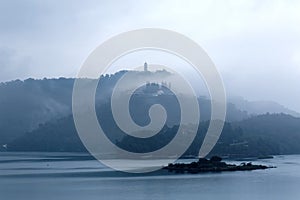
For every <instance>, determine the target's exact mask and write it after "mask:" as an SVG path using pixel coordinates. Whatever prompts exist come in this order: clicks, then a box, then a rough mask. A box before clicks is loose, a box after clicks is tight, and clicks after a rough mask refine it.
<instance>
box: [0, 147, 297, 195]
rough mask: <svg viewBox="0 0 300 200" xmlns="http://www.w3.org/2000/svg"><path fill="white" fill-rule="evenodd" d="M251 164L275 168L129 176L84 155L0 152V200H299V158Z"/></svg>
mask: <svg viewBox="0 0 300 200" xmlns="http://www.w3.org/2000/svg"><path fill="white" fill-rule="evenodd" d="M185 161H186V160H185ZM226 162H228V161H226ZM233 163H236V162H233ZM238 163H240V162H238ZM253 164H264V165H272V166H276V167H277V168H273V169H267V170H256V171H242V172H221V173H207V174H196V175H195V174H192V175H191V174H169V173H168V172H166V171H163V172H155V173H150V174H140V175H130V174H126V173H121V172H115V171H114V170H111V169H109V168H107V167H105V166H103V165H102V164H101V163H99V162H98V161H95V160H91V159H90V157H89V156H87V155H85V154H73V153H59V154H58V153H7V152H2V153H0V199H1V200H6V199H7V200H19V199H22V200H24V199H28V200H36V199H38V200H40V199H43V200H50V199H55V200H67V199H72V200H79V199H80V200H81V199H84V200H96V199H97V200H99V199H105V200H106V199H125V200H126V199H128V200H134V199H139V200H140V199H205V200H207V199H209V200H214V199H231V200H240V199H243V200H248V199H249V200H250V199H251V200H253V199H263V200H267V199H272V200H276V199H278V200H282V199H288V200H294V199H295V200H299V199H300V189H299V186H300V155H285V156H276V157H275V158H274V159H266V160H257V161H253Z"/></svg>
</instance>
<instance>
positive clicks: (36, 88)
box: [0, 70, 299, 146]
mask: <svg viewBox="0 0 300 200" xmlns="http://www.w3.org/2000/svg"><path fill="white" fill-rule="evenodd" d="M125 74H126V76H127V78H128V80H129V81H127V82H125V83H124V84H122V85H121V87H122V92H123V94H126V93H127V92H128V91H127V89H128V88H130V87H133V86H134V85H135V83H136V82H145V85H144V86H142V87H140V89H138V90H136V91H135V95H133V96H132V101H131V105H130V108H129V109H130V113H131V114H132V116H133V117H134V120H135V122H136V123H138V124H140V125H143V124H144V125H145V124H147V123H149V117H148V110H149V107H150V106H151V105H153V104H154V103H155V102H159V103H161V104H163V105H164V106H165V107H166V108H167V110H169V112H170V114H169V115H168V120H169V121H168V124H167V126H168V127H173V126H176V124H177V123H178V120H179V116H180V114H179V111H177V113H176V112H175V111H176V110H178V104H177V103H176V100H175V99H174V97H175V96H174V94H172V93H169V91H170V90H169V88H168V87H169V84H167V82H168V81H171V80H173V81H174V79H175V78H174V77H173V75H172V74H171V73H170V72H167V71H165V70H161V71H155V72H150V71H147V72H143V71H142V72H141V71H120V72H117V73H115V74H111V75H105V76H101V77H100V80H99V85H98V88H97V92H96V97H95V98H96V106H97V110H98V111H97V112H98V114H99V113H106V114H105V116H109V115H108V114H109V112H110V110H109V108H110V100H111V95H112V92H113V89H114V87H115V85H116V83H117V82H118V81H119V80H120V79H121V78H123V77H124V75H125ZM147 79H151V80H152V79H153V80H157V82H152V83H148V86H147V84H146V83H147ZM84 80H85V84H86V86H85V87H89V85H90V84H93V83H94V82H95V81H97V80H91V79H84ZM158 80H165V81H164V82H162V83H161V82H158ZM74 81H75V79H72V78H68V79H67V78H59V79H42V80H34V79H27V80H25V81H20V80H16V81H11V82H6V83H0V146H2V145H5V144H10V143H12V141H16V140H17V139H20V138H22V137H23V136H24V135H25V134H26V133H32V132H34V131H37V130H41V129H40V128H41V127H43V126H45V125H47V126H48V125H49V124H51V123H56V122H57V121H58V120H64V119H65V118H70V115H71V114H72V106H71V105H72V90H73V84H74ZM175 82H176V81H175ZM170 87H171V86H170ZM161 88H165V89H163V90H162V89H161ZM99 91H101V92H99ZM161 93H162V94H163V93H164V94H168V95H167V96H164V95H161ZM121 96H122V94H121ZM185 98H186V99H187V100H188V98H189V97H188V96H186V97H185ZM171 99H173V100H172V101H171ZM198 104H199V107H200V109H201V122H204V121H207V120H209V119H210V109H211V107H210V106H211V104H210V99H209V98H207V97H203V96H202V97H198ZM257 105H258V104H257V102H256V103H253V102H249V101H246V100H239V101H237V100H235V101H233V100H232V101H231V102H228V104H227V114H226V121H227V122H237V121H242V120H245V119H248V118H249V117H250V116H252V115H258V114H264V113H267V112H269V113H273V112H275V113H276V112H283V113H287V114H290V115H293V116H298V115H299V114H298V113H296V112H294V111H291V110H288V109H285V108H284V107H283V106H280V105H279V104H274V103H273V104H272V103H268V102H266V103H265V104H264V106H257ZM274 105H276V106H274ZM275 107H276V108H277V109H275ZM101 109H102V110H101ZM107 109H108V110H107ZM105 120H106V121H105ZM103 121H105V122H106V123H105V124H107V128H108V129H113V130H117V129H116V127H110V125H111V124H113V118H112V117H110V118H104V120H103ZM55 130H56V129H55ZM115 132H116V131H115ZM26 135H27V134H26ZM112 135H113V134H112ZM114 137H119V136H117V135H116V136H114Z"/></svg>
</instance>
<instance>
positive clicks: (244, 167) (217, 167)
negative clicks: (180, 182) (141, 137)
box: [163, 156, 274, 174]
mask: <svg viewBox="0 0 300 200" xmlns="http://www.w3.org/2000/svg"><path fill="white" fill-rule="evenodd" d="M268 168H274V166H265V165H254V164H252V163H251V162H248V163H241V164H240V165H235V164H227V163H225V162H222V158H221V157H218V156H213V157H211V159H209V160H208V159H206V158H200V159H199V160H198V161H197V162H192V163H187V164H186V163H175V164H173V163H170V164H169V165H168V166H166V167H164V168H163V169H165V170H168V171H169V172H175V173H190V174H197V173H205V172H222V171H250V170H258V169H268Z"/></svg>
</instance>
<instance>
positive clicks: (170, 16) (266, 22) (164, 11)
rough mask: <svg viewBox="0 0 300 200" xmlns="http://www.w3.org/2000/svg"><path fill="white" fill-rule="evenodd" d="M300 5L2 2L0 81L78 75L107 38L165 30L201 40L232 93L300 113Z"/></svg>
mask: <svg viewBox="0 0 300 200" xmlns="http://www.w3.org/2000/svg"><path fill="white" fill-rule="evenodd" d="M299 10H300V1H292V0H281V1H280V0H272V1H271V0H269V1H268V0H265V1H260V0H248V1H243V0H236V1H233V0H232V1H230V0H228V1H221V0H219V1H218V0H212V1H201V0H194V1H188V0H181V1H180V0H152V1H146V0H141V1H131V0H124V1H116V0H111V1H89V0H88V1H76V0H75V1H71V0H70V1H52V0H51V1H50V0H44V1H33V0H24V1H10V0H0V82H5V81H10V80H15V79H21V80H22V79H26V78H30V77H31V78H44V77H48V78H52V77H62V76H64V77H75V76H76V75H77V73H78V71H79V69H80V66H81V65H82V63H83V62H84V60H85V59H86V58H87V57H88V55H89V54H90V53H91V52H92V51H93V49H95V48H96V47H97V46H98V45H100V44H101V43H102V42H104V41H105V40H107V39H109V38H110V37H112V36H114V35H117V34H120V33H122V32H125V31H130V30H133V29H139V28H164V29H169V30H173V31H176V32H179V33H182V34H184V35H186V36H188V37H189V38H190V39H192V40H194V41H196V42H197V43H198V44H199V45H200V46H201V47H202V48H203V49H204V50H205V51H206V52H207V53H208V55H209V56H210V57H211V59H212V60H213V62H214V63H215V65H216V67H217V68H218V70H219V72H220V74H221V75H222V78H223V80H224V84H225V87H226V90H227V92H228V94H229V95H236V96H242V97H244V98H246V99H248V100H272V101H276V102H278V103H280V104H282V105H284V106H286V107H288V108H290V109H294V110H296V111H298V112H300V103H299V102H300V87H299V86H300V78H299V77H300V12H299Z"/></svg>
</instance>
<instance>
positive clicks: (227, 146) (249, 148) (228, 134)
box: [0, 71, 300, 157]
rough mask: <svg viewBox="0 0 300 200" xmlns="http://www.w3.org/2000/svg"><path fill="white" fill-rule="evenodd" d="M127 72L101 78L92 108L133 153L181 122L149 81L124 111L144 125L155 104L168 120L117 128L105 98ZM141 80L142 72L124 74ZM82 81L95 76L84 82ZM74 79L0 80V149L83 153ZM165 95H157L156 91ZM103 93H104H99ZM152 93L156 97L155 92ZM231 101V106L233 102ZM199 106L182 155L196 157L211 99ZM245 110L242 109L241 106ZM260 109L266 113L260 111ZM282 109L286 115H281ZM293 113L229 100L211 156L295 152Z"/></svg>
mask: <svg viewBox="0 0 300 200" xmlns="http://www.w3.org/2000/svg"><path fill="white" fill-rule="evenodd" d="M126 72H127V71H121V72H118V73H116V74H113V75H106V76H102V77H101V78H100V81H99V85H98V89H99V90H101V91H102V92H101V94H99V93H96V97H95V98H96V102H97V105H96V111H97V116H98V119H99V122H100V125H101V126H102V128H103V129H104V130H105V131H106V132H107V133H109V134H108V135H107V136H108V138H109V139H110V140H111V141H112V142H114V143H115V144H116V145H118V146H120V147H121V148H123V149H126V150H129V151H132V152H149V151H152V150H155V149H159V148H161V147H163V146H164V145H166V144H168V142H169V141H170V140H171V139H172V138H173V137H174V134H176V132H177V130H178V124H179V122H180V110H178V108H179V105H178V102H177V101H176V97H175V95H174V94H172V92H171V91H170V90H169V89H168V88H167V87H162V86H161V85H159V84H157V83H150V84H149V83H148V84H146V85H145V86H143V87H141V88H140V89H139V90H137V91H136V92H138V95H134V94H133V95H132V96H133V97H132V99H131V101H130V105H129V109H130V113H131V114H132V117H133V120H134V121H135V122H136V123H137V124H139V125H146V124H147V123H149V117H148V114H147V112H148V111H149V108H150V106H151V105H153V104H154V103H159V104H161V105H163V106H164V108H165V109H166V111H167V114H168V118H167V122H166V124H165V126H164V127H163V128H162V130H161V131H160V133H159V134H157V135H156V137H153V138H150V139H149V140H145V139H137V138H134V137H132V136H128V135H126V134H124V133H123V132H122V130H120V129H119V128H118V126H117V125H116V123H115V122H114V118H113V116H112V113H111V108H110V97H111V94H112V90H113V88H114V86H115V84H116V82H117V81H118V80H119V79H120V78H121V77H122V76H123V75H124V74H125V73H126ZM129 73H131V75H132V76H134V77H137V78H141V79H143V76H145V74H142V73H141V72H136V71H132V72H129ZM169 75H170V74H169V73H168V72H165V71H158V72H151V73H150V74H147V76H154V77H155V76H160V77H168V76H169ZM86 81H87V84H90V83H92V82H93V81H96V80H86ZM73 84H74V79H66V78H59V79H43V80H34V79H27V80H25V81H19V80H17V81H12V82H7V83H1V84H0V110H1V112H0V145H1V146H0V151H68V152H84V151H86V149H85V147H84V146H83V145H82V143H81V141H80V139H79V137H78V135H77V132H76V129H75V125H74V122H73V118H72V112H71V104H72V89H73ZM158 89H159V90H160V92H163V94H164V95H160V94H159V95H157V90H158ZM103 91H105V92H103ZM154 94H155V95H154ZM233 102H235V103H236V104H234V103H233ZM198 103H199V106H200V108H201V120H200V126H199V129H198V132H197V136H196V138H195V140H194V142H193V144H192V145H191V146H190V148H189V149H188V150H187V151H186V153H185V156H195V155H197V153H198V151H199V148H200V146H201V144H202V141H203V138H204V136H205V133H206V130H207V127H208V124H209V121H208V120H209V119H210V100H209V98H206V97H198ZM242 108H245V109H242ZM258 110H261V112H263V111H264V110H268V111H269V113H265V114H261V113H260V112H258ZM283 113H285V114H283ZM298 116H299V114H298V113H297V112H294V111H291V110H288V109H286V108H284V107H283V106H280V105H279V104H274V103H270V104H268V103H267V102H263V103H257V102H256V103H255V102H249V101H246V100H242V99H238V100H237V99H235V100H234V101H232V102H228V105H227V116H226V123H225V126H224V129H223V132H222V135H221V138H220V139H219V141H218V143H217V145H216V146H215V148H214V149H213V151H212V152H211V154H214V155H220V156H229V157H253V156H264V155H273V154H291V153H300V146H299V145H298V144H297V141H299V139H300V118H297V117H298Z"/></svg>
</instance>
